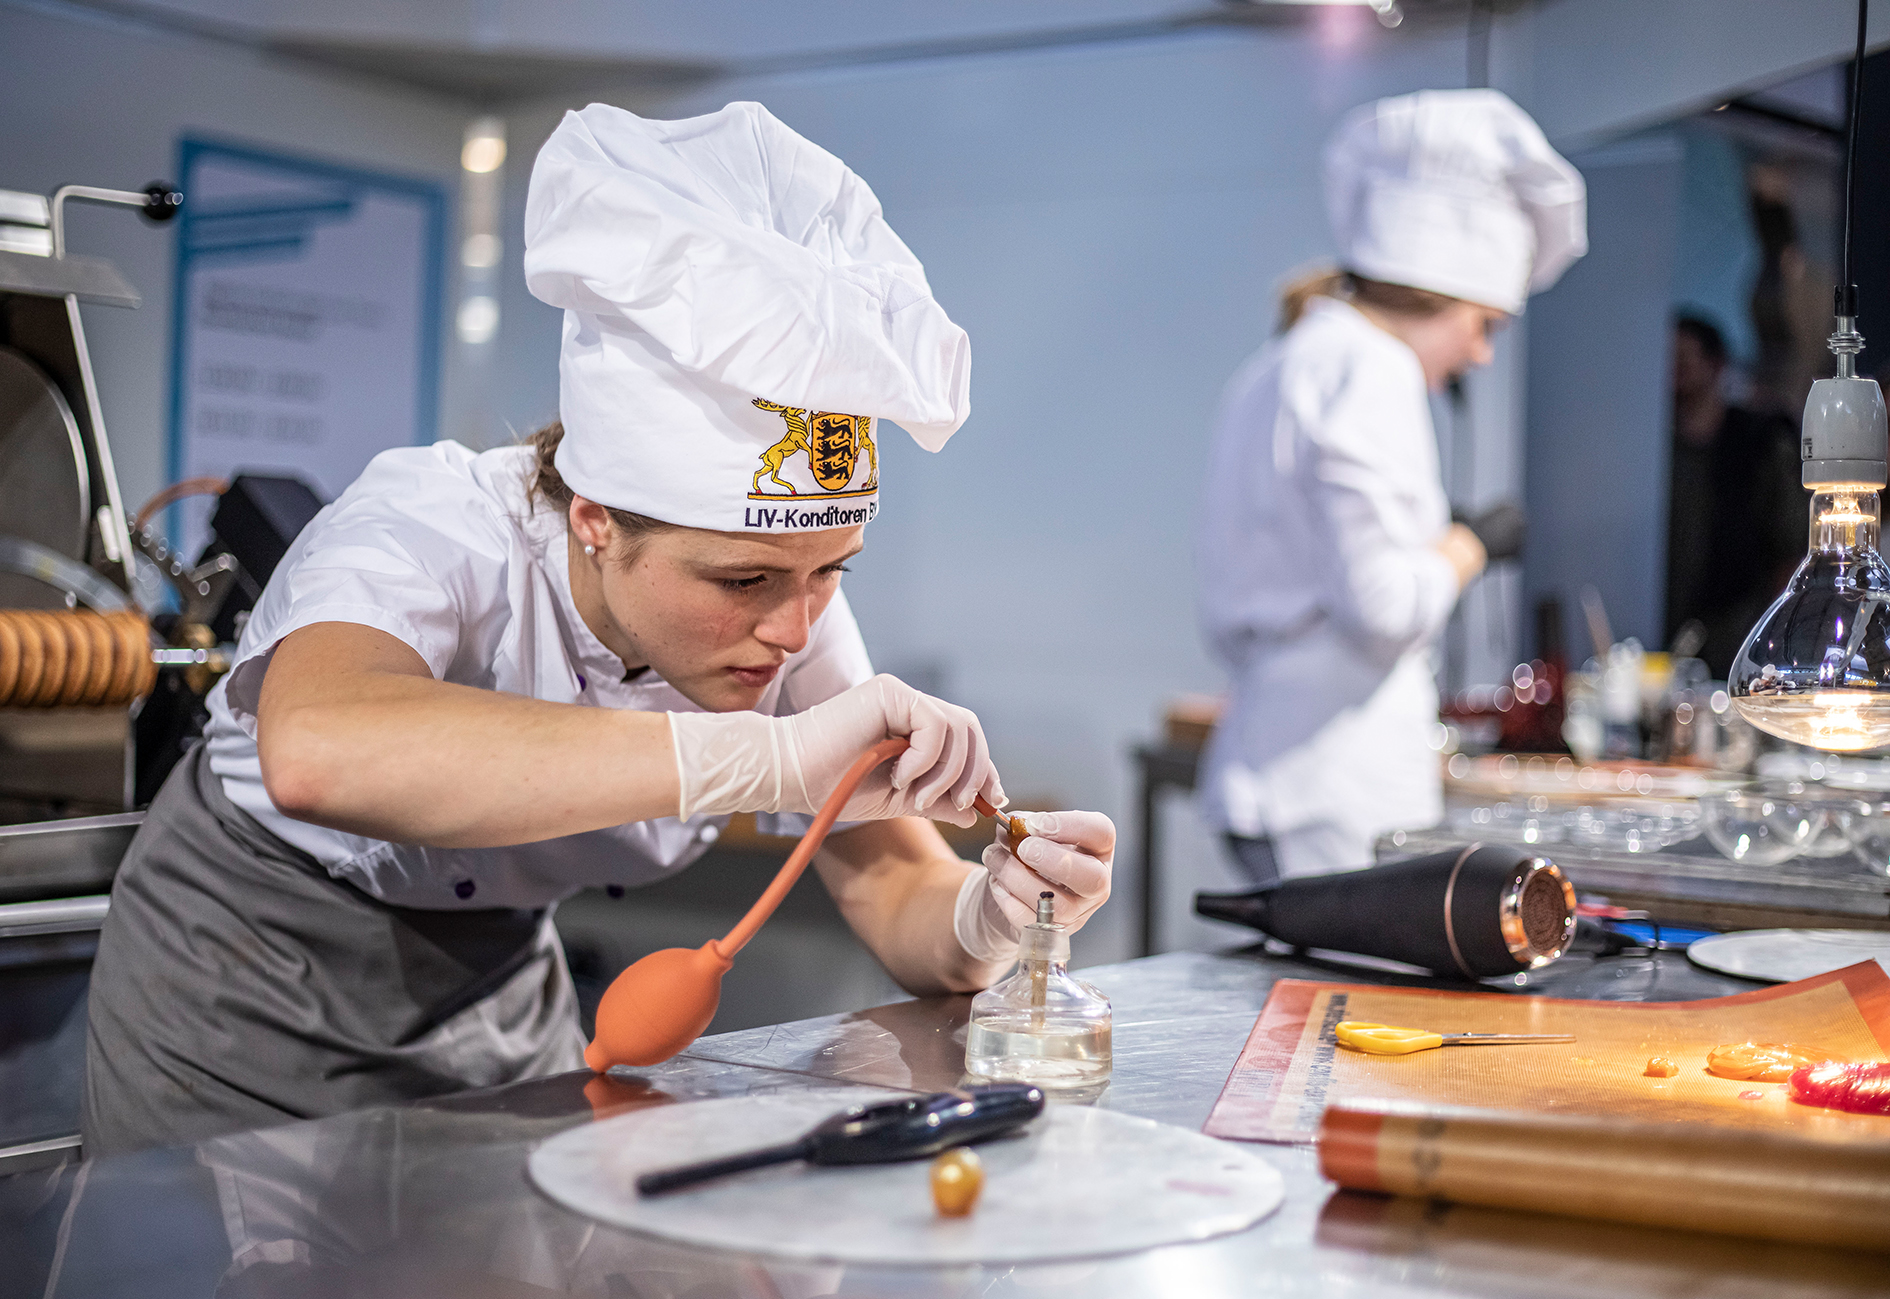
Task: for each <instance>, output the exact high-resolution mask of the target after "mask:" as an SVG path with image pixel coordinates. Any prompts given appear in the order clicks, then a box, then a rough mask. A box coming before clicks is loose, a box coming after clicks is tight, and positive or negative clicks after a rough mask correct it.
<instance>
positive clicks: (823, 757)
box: [669, 674, 1004, 826]
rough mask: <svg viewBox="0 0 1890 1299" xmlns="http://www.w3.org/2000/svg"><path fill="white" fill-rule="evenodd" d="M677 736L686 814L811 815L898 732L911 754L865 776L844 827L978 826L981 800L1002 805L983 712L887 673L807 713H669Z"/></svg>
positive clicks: (681, 812) (683, 812) (844, 815)
mask: <svg viewBox="0 0 1890 1299" xmlns="http://www.w3.org/2000/svg"><path fill="white" fill-rule="evenodd" d="M669 729H670V736H671V738H672V739H673V740H674V741H675V745H676V771H677V774H678V775H679V776H680V777H681V780H682V805H681V808H680V809H679V812H678V815H680V816H684V817H689V816H695V815H696V814H698V813H704V812H707V813H727V812H802V813H807V814H809V815H811V814H813V813H815V812H818V811H819V810H820V806H821V804H822V803H824V802H826V801H827V796H828V795H829V794H830V793H832V792H833V788H834V786H835V785H837V784H839V783H840V777H841V776H843V775H844V774H846V770H847V768H848V767H850V766H852V765H853V763H854V760H855V759H857V758H858V757H859V756H860V755H861V754H862V753H865V752H866V751H867V750H868V749H870V748H872V747H873V745H875V744H877V743H879V742H880V741H881V740H884V739H887V738H889V737H891V736H895V735H904V736H910V737H911V739H912V747H911V748H909V749H907V750H906V751H905V752H904V753H902V754H900V755H899V757H898V758H897V759H895V760H894V761H893V762H889V763H881V764H880V765H879V766H877V767H875V768H874V769H873V770H872V771H871V772H869V773H868V774H867V777H866V779H865V780H863V781H861V782H860V787H859V789H858V790H856V791H855V792H854V794H853V797H852V798H850V799H848V800H847V803H846V807H845V808H843V809H842V810H841V813H840V819H841V820H842V821H878V820H884V819H886V818H888V817H895V816H926V817H931V818H932V819H934V820H937V821H950V822H951V823H952V824H953V825H963V826H970V825H974V824H976V823H977V820H978V814H977V812H975V811H973V810H972V807H971V800H972V798H973V796H974V795H977V794H983V795H984V796H985V798H987V799H988V800H990V801H991V802H992V803H994V804H995V803H1002V802H1003V801H1004V788H1003V786H1001V785H1000V784H999V783H998V776H997V770H996V768H994V767H993V766H992V765H991V751H990V748H989V746H987V745H986V744H985V740H984V731H983V729H982V728H981V727H979V725H978V719H977V717H976V715H974V714H973V713H972V712H971V710H970V709H967V708H960V707H958V706H957V705H956V704H948V703H946V702H945V701H944V700H943V699H934V698H932V696H930V695H924V694H920V693H919V692H918V691H917V690H914V689H913V688H912V687H911V686H909V685H907V684H906V683H905V682H903V681H900V680H898V679H897V678H896V677H889V676H885V675H883V674H882V675H880V676H876V677H874V678H873V679H872V680H871V681H868V682H865V683H863V684H861V685H857V686H855V687H853V689H851V690H847V691H844V692H842V693H840V694H838V695H835V696H834V697H833V698H832V699H829V700H828V701H827V702H826V703H824V704H816V705H814V706H813V707H812V708H810V709H808V710H807V711H806V712H804V713H795V714H793V715H791V716H788V717H768V716H765V715H763V714H761V713H751V712H741V713H671V714H670V715H669Z"/></svg>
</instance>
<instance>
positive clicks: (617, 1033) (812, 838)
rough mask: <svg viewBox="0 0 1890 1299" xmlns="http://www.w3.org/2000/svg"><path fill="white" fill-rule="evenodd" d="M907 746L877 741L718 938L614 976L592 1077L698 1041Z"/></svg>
mask: <svg viewBox="0 0 1890 1299" xmlns="http://www.w3.org/2000/svg"><path fill="white" fill-rule="evenodd" d="M908 747H910V741H908V740H906V739H905V738H904V737H903V736H901V737H895V738H893V739H889V740H881V741H880V742H879V743H878V744H875V745H874V746H873V747H872V748H870V749H868V750H867V751H866V752H865V753H862V754H861V755H860V756H859V759H858V760H857V761H855V762H854V764H853V765H852V766H851V767H849V768H847V772H846V774H845V775H844V776H842V777H841V778H840V783H839V784H838V785H836V786H834V790H833V793H831V794H829V795H828V796H827V802H826V803H825V805H823V806H822V807H821V809H820V815H818V816H816V817H815V818H814V823H813V824H812V825H810V826H808V827H807V833H806V834H804V835H802V836H801V841H800V843H799V844H797V845H796V846H795V849H794V851H793V853H792V854H790V855H789V857H788V859H787V861H786V862H785V863H783V864H782V866H781V870H780V873H779V874H777V875H776V876H775V877H774V882H773V883H771V884H769V885H768V887H767V890H766V891H765V892H763V893H762V895H761V896H760V898H758V899H756V901H755V905H754V906H752V907H750V908H749V910H748V914H747V915H745V916H743V917H742V919H741V923H740V924H738V925H736V926H735V927H734V928H733V929H731V930H729V931H728V933H727V934H726V935H725V936H723V937H721V938H712V939H710V940H709V941H708V942H706V943H704V944H703V945H702V946H701V947H698V948H694V949H690V948H687V947H670V948H666V949H664V950H663V951H660V952H651V953H650V954H649V955H648V956H646V957H644V958H643V959H642V960H640V961H638V962H637V963H636V964H635V965H632V966H631V967H630V968H629V969H627V970H625V971H624V972H623V973H622V974H620V975H618V976H617V978H616V981H615V982H613V983H612V984H611V985H610V987H609V988H608V989H607V990H606V991H605V992H604V997H603V1000H602V1001H600V1002H598V1004H597V1036H596V1037H594V1038H592V1039H591V1044H590V1045H589V1046H588V1047H586V1048H585V1049H584V1063H585V1064H587V1065H589V1066H590V1067H591V1068H592V1069H594V1070H595V1071H597V1072H598V1073H604V1072H606V1071H607V1070H609V1069H610V1068H611V1067H612V1066H613V1065H652V1064H661V1063H662V1062H663V1061H665V1060H667V1059H669V1058H670V1057H671V1056H674V1055H676V1054H677V1053H678V1052H680V1051H682V1050H684V1049H685V1048H687V1047H688V1046H689V1044H690V1043H691V1042H694V1041H695V1040H696V1039H697V1038H699V1037H701V1036H702V1031H703V1030H704V1029H706V1028H707V1027H708V1026H709V1021H710V1020H712V1019H714V1018H715V1008H716V1007H717V1006H718V1005H720V1004H721V1001H722V976H723V975H724V974H727V973H728V972H729V970H730V969H731V968H732V967H733V966H734V964H735V954H736V953H737V952H739V951H741V950H742V948H744V947H746V946H747V945H748V940H749V939H751V938H753V937H754V936H755V932H756V931H757V930H759V929H760V928H761V926H762V923H763V922H764V921H766V920H767V918H768V917H769V916H771V915H773V914H774V910H775V908H776V907H778V906H780V905H781V900H782V899H783V898H785V897H787V895H788V890H790V889H792V888H793V887H794V884H795V882H796V881H797V880H799V879H800V877H801V872H802V871H804V870H806V869H807V863H809V862H810V861H812V860H813V859H814V854H815V853H817V852H819V851H820V845H821V844H822V843H823V842H824V841H825V840H826V838H827V832H828V831H829V830H831V829H833V823H834V822H835V821H837V820H839V819H840V809H841V808H842V807H845V806H846V802H847V800H848V799H849V798H851V797H853V791H854V790H856V789H858V788H859V785H860V782H861V781H862V780H864V779H866V774H867V773H868V772H869V771H871V770H872V769H873V768H875V767H877V766H878V765H879V764H880V763H882V762H885V761H886V760H887V759H888V758H896V757H898V756H899V755H900V754H902V753H904V752H905V751H906V749H907V748H908ZM978 802H979V810H980V811H983V812H984V813H985V814H986V815H987V816H990V815H996V814H995V813H994V812H993V811H992V809H991V807H990V805H989V804H987V803H985V802H984V800H983V799H982V798H980V799H979V800H978Z"/></svg>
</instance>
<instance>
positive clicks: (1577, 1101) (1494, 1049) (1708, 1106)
mask: <svg viewBox="0 0 1890 1299" xmlns="http://www.w3.org/2000/svg"><path fill="white" fill-rule="evenodd" d="M1348 1019H1352V1020H1366V1021H1370V1022H1375V1023H1380V1024H1394V1025H1397V1026H1399V1027H1402V1028H1426V1029H1432V1030H1435V1031H1437V1032H1440V1033H1572V1034H1574V1036H1575V1040H1574V1041H1573V1042H1561V1043H1543V1044H1533V1045H1527V1046H1460V1047H1442V1048H1439V1049H1437V1050H1434V1051H1420V1052H1418V1053H1417V1054H1415V1055H1404V1056H1374V1055H1361V1054H1360V1053H1358V1052H1356V1051H1349V1050H1346V1049H1344V1048H1342V1047H1340V1046H1339V1045H1338V1044H1337V1042H1336V1041H1335V1040H1334V1039H1333V1035H1332V1028H1333V1025H1335V1024H1337V1023H1339V1022H1340V1021H1341V1020H1348ZM1745 1041H1757V1042H1789V1043H1794V1044H1797V1045H1802V1046H1808V1047H1816V1048H1817V1049H1819V1050H1820V1051H1823V1052H1828V1053H1829V1055H1830V1058H1832V1059H1841V1060H1882V1059H1886V1058H1890V976H1887V975H1886V974H1885V973H1884V970H1883V967H1882V966H1880V965H1878V964H1877V963H1876V962H1875V961H1866V962H1863V963H1861V964H1858V965H1852V966H1848V967H1846V968H1845V969H1842V970H1833V971H1832V972H1831V973H1829V974H1821V975H1819V976H1817V977H1816V978H1811V979H1801V980H1799V981H1798V982H1796V983H1784V984H1780V985H1779V986H1777V987H1775V988H1764V989H1761V990H1759V991H1756V992H1742V993H1739V994H1738V995H1736V996H1732V997H1718V998H1715V999H1713V1000H1711V1001H1667V1002H1623V1001H1563V1000H1557V999H1555V998H1552V997H1519V996H1515V995H1511V994H1505V993H1500V992H1442V991H1433V990H1430V989H1427V988H1378V987H1371V986H1368V985H1358V984H1344V983H1311V982H1307V981H1304V980H1300V979H1282V980H1280V981H1279V982H1278V983H1276V984H1274V985H1273V992H1272V994H1271V995H1269V996H1268V998H1267V1003H1266V1005H1265V1006H1264V1007H1263V1008H1262V1009H1261V1011H1260V1018H1259V1019H1258V1020H1257V1021H1256V1022H1255V1024H1254V1026H1253V1032H1252V1034H1251V1035H1249V1036H1248V1038H1247V1044H1246V1046H1244V1047H1242V1048H1241V1052H1240V1059H1239V1060H1238V1061H1237V1062H1236V1063H1235V1065H1234V1069H1233V1072H1232V1073H1230V1074H1229V1075H1228V1078H1227V1085H1226V1086H1225V1087H1223V1088H1222V1089H1221V1096H1220V1099H1219V1100H1218V1101H1216V1102H1215V1104H1214V1112H1213V1113H1212V1114H1210V1115H1209V1116H1208V1121H1207V1124H1206V1126H1205V1127H1204V1129H1203V1131H1205V1132H1206V1133H1207V1134H1208V1135H1209V1136H1215V1137H1229V1138H1233V1139H1235V1140H1239V1141H1311V1140H1312V1139H1313V1135H1314V1132H1315V1131H1316V1130H1317V1128H1318V1126H1319V1116H1320V1114H1321V1113H1322V1112H1323V1111H1324V1110H1325V1107H1326V1105H1327V1103H1328V1102H1330V1101H1340V1100H1365V1099H1371V1100H1403V1101H1417V1102H1428V1103H1433V1104H1439V1105H1469V1106H1475V1107H1478V1108H1482V1109H1527V1110H1536V1111H1539V1112H1542V1113H1554V1114H1594V1115H1607V1116H1612V1117H1617V1118H1622V1119H1637V1120H1642V1121H1654V1122H1659V1121H1664V1120H1673V1121H1689V1122H1696V1123H1698V1122H1704V1123H1724V1124H1734V1125H1737V1126H1740V1127H1768V1128H1790V1129H1793V1130H1796V1131H1801V1132H1804V1133H1806V1134H1808V1135H1822V1134H1829V1135H1832V1136H1843V1135H1845V1134H1848V1133H1853V1132H1867V1133H1870V1134H1872V1135H1875V1136H1880V1137H1881V1136H1886V1135H1890V1117H1883V1116H1868V1115H1861V1114H1842V1113H1839V1112H1837V1111H1834V1110H1822V1109H1814V1108H1812V1107H1810V1106H1805V1105H1798V1104H1794V1103H1793V1102H1792V1101H1791V1099H1790V1098H1789V1096H1788V1095H1787V1092H1788V1088H1787V1087H1786V1085H1785V1084H1784V1083H1757V1082H1740V1081H1736V1080H1734V1079H1730V1078H1719V1077H1715V1076H1714V1075H1712V1074H1709V1073H1707V1072H1706V1053H1707V1052H1708V1051H1710V1050H1712V1049H1713V1048H1714V1047H1715V1046H1718V1045H1720V1044H1721V1043H1725V1042H1745ZM1652 1056H1663V1057H1665V1058H1666V1059H1669V1060H1671V1061H1673V1062H1674V1063H1675V1064H1676V1065H1678V1066H1679V1067H1680V1073H1679V1076H1678V1077H1674V1078H1648V1077H1644V1076H1643V1071H1644V1070H1645V1069H1646V1067H1647V1062H1648V1059H1649V1058H1650V1057H1652Z"/></svg>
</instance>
